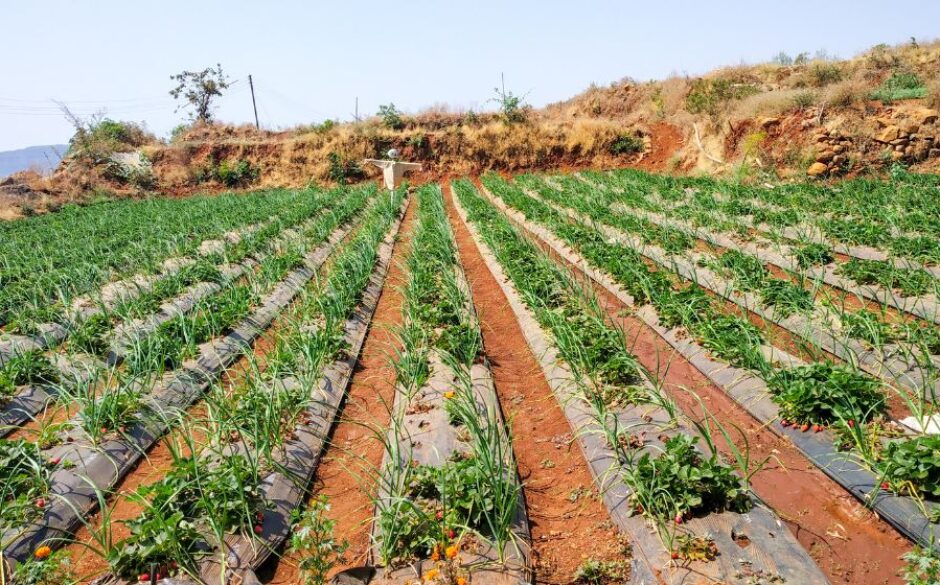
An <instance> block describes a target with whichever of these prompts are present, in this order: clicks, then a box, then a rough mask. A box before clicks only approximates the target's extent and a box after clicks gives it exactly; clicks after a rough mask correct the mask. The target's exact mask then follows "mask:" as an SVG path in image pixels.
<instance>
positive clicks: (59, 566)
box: [9, 549, 80, 585]
mask: <svg viewBox="0 0 940 585" xmlns="http://www.w3.org/2000/svg"><path fill="white" fill-rule="evenodd" d="M37 550H38V549H37ZM71 565H72V563H71V559H69V553H68V552H67V551H65V550H58V551H55V552H54V553H52V554H50V555H49V556H47V557H45V558H42V559H40V558H37V557H35V556H31V557H29V558H27V559H26V560H25V561H24V562H22V563H20V564H19V565H17V567H16V573H15V574H14V575H13V579H12V581H9V583H10V585H73V584H75V583H79V582H80V581H79V579H78V578H76V576H75V574H74V572H73V571H72V566H71Z"/></svg>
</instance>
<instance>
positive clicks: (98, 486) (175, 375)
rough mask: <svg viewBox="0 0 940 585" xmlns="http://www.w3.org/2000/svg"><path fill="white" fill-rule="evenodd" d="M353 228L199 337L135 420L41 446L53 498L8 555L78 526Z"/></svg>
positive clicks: (338, 232)
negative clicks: (219, 330)
mask: <svg viewBox="0 0 940 585" xmlns="http://www.w3.org/2000/svg"><path fill="white" fill-rule="evenodd" d="M351 229H352V226H342V227H339V228H336V229H335V230H334V231H333V233H332V234H330V235H329V237H328V239H327V241H326V242H325V243H324V244H322V245H321V246H320V247H318V248H316V249H314V250H311V251H310V252H308V253H307V254H306V255H305V256H304V257H303V258H302V259H301V262H300V265H299V266H298V267H296V268H294V269H292V270H290V272H289V273H288V274H286V276H285V277H284V278H283V279H282V280H281V281H280V282H278V283H272V285H273V288H271V290H270V292H269V293H267V295H266V296H265V297H264V298H263V299H261V300H260V301H259V302H258V303H257V304H256V305H255V306H256V307H257V308H255V309H253V310H251V311H250V314H248V315H246V316H245V318H243V319H241V320H240V322H238V323H235V324H233V325H232V326H231V327H230V328H228V331H227V332H226V333H224V334H223V335H221V336H220V337H217V338H214V339H211V340H209V341H207V342H205V343H203V344H201V345H200V346H199V347H198V348H197V352H198V353H197V354H196V356H195V357H194V358H192V359H187V360H185V361H184V363H183V364H182V367H181V368H180V369H179V370H174V371H170V372H168V373H166V374H164V375H162V376H161V377H160V378H159V379H158V381H157V382H156V384H154V385H153V386H152V387H151V388H149V391H147V392H146V394H144V395H142V396H141V405H142V407H143V408H144V409H145V410H146V413H144V412H141V416H134V417H132V420H133V421H134V422H131V423H130V424H128V425H127V426H126V427H125V428H123V429H105V428H102V429H101V431H102V432H101V433H100V434H99V436H89V434H88V433H87V432H86V431H85V430H83V424H82V422H81V421H80V420H79V419H76V420H74V421H72V422H73V424H72V425H71V426H72V427H73V430H71V431H69V432H67V433H65V435H64V436H63V437H62V438H63V443H62V444H60V445H57V446H55V447H52V448H50V449H46V450H44V451H43V452H42V457H43V460H45V461H55V462H56V469H55V471H54V472H53V473H52V475H51V481H50V485H49V491H48V495H47V497H46V498H45V499H46V500H48V501H47V505H45V506H44V507H43V510H42V513H41V517H40V518H38V519H36V520H35V521H34V522H32V523H31V524H28V525H25V526H22V527H18V528H11V529H9V530H5V531H4V534H3V542H4V543H5V544H6V546H5V550H4V554H5V556H6V557H8V558H10V559H13V560H17V561H23V560H25V559H26V558H28V557H29V556H30V555H31V554H32V553H33V551H34V550H36V549H37V548H38V547H40V546H43V545H46V546H52V547H55V546H57V545H59V544H61V543H62V540H61V539H62V537H65V536H67V535H68V534H71V533H72V532H73V531H74V530H75V529H76V528H78V526H79V525H80V524H81V522H82V519H83V518H84V517H85V516H86V515H87V514H88V513H90V512H91V511H93V510H94V509H95V508H97V507H98V505H99V503H100V502H101V498H102V497H103V496H104V495H106V494H107V493H109V492H110V491H111V489H112V488H113V487H114V485H115V484H116V483H117V482H118V481H119V480H120V479H121V478H122V477H123V476H124V475H125V474H126V473H127V472H128V470H130V469H131V468H132V467H133V466H134V465H135V464H136V463H137V462H138V461H139V460H140V458H141V457H142V456H143V455H144V454H145V453H146V452H147V451H148V450H149V449H150V448H151V447H152V446H153V445H154V444H155V443H156V442H157V441H158V440H159V439H160V437H161V436H163V434H164V433H165V432H166V431H167V429H168V428H169V427H170V426H172V425H173V424H174V423H176V421H177V419H178V418H179V417H180V416H181V415H182V414H183V411H184V410H185V408H186V407H188V406H189V405H190V404H192V403H193V402H194V401H195V400H197V399H198V398H199V397H200V396H202V394H203V393H204V392H205V390H206V389H207V388H208V387H209V386H210V385H211V384H212V382H213V381H214V380H216V379H218V377H219V376H220V375H221V374H222V373H223V372H224V371H225V369H226V367H227V366H229V365H230V364H232V363H233V362H234V361H235V360H237V359H238V358H239V357H240V356H242V355H243V354H244V353H245V351H246V350H247V349H248V348H250V347H251V344H252V343H253V342H254V341H255V340H256V339H257V338H258V337H259V336H260V335H261V334H262V333H263V332H264V330H265V329H266V328H267V327H268V326H269V325H270V324H271V323H272V322H273V321H274V319H275V318H276V317H277V316H278V315H279V314H280V313H281V312H282V311H283V309H284V308H285V307H287V306H288V304H289V303H290V302H291V301H292V300H293V299H294V297H295V296H296V295H297V294H298V293H299V292H300V291H301V290H302V289H303V288H304V287H305V286H306V284H307V283H308V282H309V281H310V280H311V279H312V278H313V277H314V276H315V275H316V273H317V270H318V269H319V267H320V266H321V265H322V264H323V263H324V262H325V261H326V259H327V258H328V257H329V255H330V254H331V253H332V251H333V249H334V247H335V246H336V245H337V244H338V243H339V242H340V241H342V240H343V239H344V238H345V236H346V234H348V233H349V231H350V230H351ZM145 384H146V381H145ZM146 387H147V386H144V388H146ZM121 389H126V392H128V393H131V392H132V391H133V390H134V389H135V387H134V385H118V387H117V388H115V389H112V390H110V391H109V392H108V393H106V394H105V395H104V396H103V398H102V400H105V399H107V397H108V396H109V395H110V396H117V394H115V393H116V392H119V391H122V390H121ZM137 391H138V392H143V388H140V387H139V386H138V389H137ZM84 426H87V425H84ZM116 431H117V432H116ZM121 431H123V432H121ZM96 434H97V433H96Z"/></svg>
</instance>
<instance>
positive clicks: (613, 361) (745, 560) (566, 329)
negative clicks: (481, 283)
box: [455, 183, 827, 583]
mask: <svg viewBox="0 0 940 585" xmlns="http://www.w3.org/2000/svg"><path fill="white" fill-rule="evenodd" d="M455 189H456V191H457V193H458V199H459V205H458V211H459V212H460V214H461V216H462V218H463V219H464V221H465V223H467V225H468V228H469V229H470V230H471V233H472V234H473V235H474V238H475V240H476V243H477V245H478V247H479V248H480V250H481V252H482V253H483V256H484V258H485V259H486V261H487V264H488V265H489V267H490V270H491V271H492V272H493V274H494V276H495V278H496V280H497V281H498V282H500V283H501V285H502V287H503V291H504V293H505V294H506V296H507V298H508V299H509V300H510V305H511V306H512V308H513V311H514V312H515V313H516V316H517V318H518V319H519V321H520V323H521V324H522V328H523V332H524V333H525V335H526V338H527V341H528V343H529V345H530V348H531V349H532V352H533V354H534V355H536V356H537V357H538V359H539V361H540V364H541V365H542V369H543V373H544V375H545V378H546V379H547V380H548V381H549V384H550V385H551V386H552V388H553V390H554V392H555V394H556V398H557V399H558V401H559V403H560V404H562V406H563V408H564V411H565V414H566V415H567V416H568V418H569V422H570V423H571V425H572V429H573V430H574V431H575V434H576V436H577V439H578V443H579V445H580V446H581V449H582V451H583V452H584V455H585V458H586V459H587V461H588V462H589V464H590V466H591V468H592V470H593V472H594V475H595V479H596V481H597V483H598V485H599V487H600V488H601V491H602V494H603V498H604V502H605V504H606V505H607V507H608V511H609V512H610V514H611V519H612V520H613V521H614V523H615V524H616V525H617V526H618V527H619V528H620V530H621V531H623V532H624V533H625V534H626V535H627V536H628V537H629V539H630V541H631V544H632V546H633V559H632V571H631V580H632V582H634V583H652V582H666V583H681V582H688V581H689V579H703V580H706V581H707V580H715V581H720V580H726V581H728V582H732V583H734V582H737V583H746V582H748V580H749V579H750V580H752V581H753V580H755V579H756V580H758V581H759V580H760V579H764V580H770V579H780V578H781V577H782V578H784V579H785V580H786V582H796V583H825V582H827V580H826V578H825V576H824V575H823V574H822V573H821V572H820V571H819V569H818V568H817V567H816V565H815V563H813V561H812V559H811V558H810V557H809V555H808V554H807V552H806V551H805V550H803V549H802V547H800V545H799V544H798V543H797V542H796V540H795V538H794V537H793V536H792V535H791V534H790V533H789V531H787V530H785V529H783V528H782V527H781V526H780V524H779V520H777V518H776V517H775V516H774V515H773V513H772V512H771V511H770V510H768V509H767V508H765V507H763V506H762V505H761V504H760V503H759V502H757V501H755V500H754V499H752V498H751V497H750V496H749V491H748V490H747V488H746V486H745V485H743V484H742V483H741V479H740V477H739V476H738V475H737V474H736V473H734V471H733V470H732V469H731V468H729V467H728V466H726V465H724V464H723V463H722V462H721V460H720V458H719V457H718V456H717V454H716V453H715V452H714V450H706V449H705V448H704V447H699V446H697V445H696V441H702V440H703V439H704V443H703V444H704V445H707V444H708V442H709V441H708V436H707V435H699V432H703V429H701V428H700V427H699V428H696V427H693V426H692V425H691V424H690V423H689V421H688V420H686V419H685V418H684V417H683V416H681V415H680V414H679V413H678V412H677V411H676V410H675V407H674V406H673V405H671V403H670V401H669V400H668V399H667V398H666V397H665V396H664V395H662V394H661V393H660V392H659V391H658V389H657V388H656V387H655V386H654V385H653V384H652V383H651V381H650V380H649V379H648V378H647V377H646V376H645V374H644V373H643V372H642V370H641V369H640V368H639V367H638V366H637V364H636V362H635V360H634V359H633V358H632V357H631V356H630V355H629V354H628V353H627V352H626V349H625V347H628V346H629V345H628V343H627V341H626V340H624V339H622V338H620V337H619V336H618V334H617V332H616V331H615V330H612V329H610V328H609V326H608V325H607V324H606V322H605V319H604V317H603V316H601V315H600V314H599V312H598V311H597V310H596V305H594V302H595V301H592V300H591V299H592V297H591V295H590V294H589V293H587V292H586V291H582V290H581V288H580V287H579V286H578V285H577V284H575V283H574V282H573V281H570V280H569V277H568V276H567V275H566V274H565V273H563V272H562V271H560V270H559V269H558V268H557V267H556V266H555V265H554V264H552V262H551V261H550V260H548V259H547V258H545V257H544V256H542V255H541V253H540V252H538V251H537V249H536V248H534V247H532V246H531V245H530V244H527V243H526V242H525V241H524V240H522V239H521V238H520V236H519V235H518V233H517V232H515V231H514V230H513V229H512V227H511V226H510V224H509V223H508V220H507V219H506V218H504V217H502V216H501V215H500V214H499V213H498V212H497V211H496V210H495V209H494V208H493V207H491V206H490V205H489V204H488V203H486V202H485V201H484V200H483V199H482V198H481V197H480V196H479V195H478V194H476V193H475V190H474V189H473V188H472V186H470V185H469V184H468V183H457V184H455ZM465 206H472V207H471V209H472V210H470V211H469V221H468V217H467V214H468V211H465ZM477 224H479V228H480V229H479V230H478V227H477ZM494 246H496V248H494ZM507 263H508V265H509V269H508V270H507V268H506V267H507ZM553 281H554V284H552V282H553ZM520 286H521V287H522V288H521V289H520V288H519V287H520ZM559 303H560V304H559ZM696 437H697V438H696ZM683 469H684V470H685V471H682V472H680V471H679V470H683ZM695 470H702V471H701V475H700V474H699V472H696V471H695ZM704 470H707V471H704ZM674 473H675V474H674ZM683 477H684V478H685V480H683V479H680V478H683ZM670 478H672V479H670ZM690 478H695V479H691V480H690ZM662 482H671V483H668V484H663V483H662ZM651 528H652V529H651ZM745 542H746V543H747V546H742V543H745ZM729 580H730V581H729Z"/></svg>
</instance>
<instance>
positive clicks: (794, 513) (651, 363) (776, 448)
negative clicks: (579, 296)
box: [533, 239, 911, 585]
mask: <svg viewBox="0 0 940 585" xmlns="http://www.w3.org/2000/svg"><path fill="white" fill-rule="evenodd" d="M533 241H535V242H537V243H540V242H538V240H535V239H533ZM541 247H542V248H543V250H545V251H547V252H548V250H547V246H545V245H541ZM550 255H552V256H553V257H554V258H555V260H556V261H560V262H561V263H563V264H566V265H567V266H568V267H569V268H574V267H573V266H572V265H571V264H569V263H567V262H566V261H564V260H562V259H560V258H558V257H557V255H554V254H551V253H550ZM574 273H575V275H576V276H577V277H578V278H579V279H581V280H582V281H585V282H589V279H587V277H586V276H584V275H583V274H582V273H580V272H579V271H578V270H577V269H576V268H574ZM590 284H591V286H592V287H593V288H594V290H595V293H596V294H597V296H598V299H599V300H600V301H601V303H602V306H604V308H605V310H606V312H607V313H608V316H609V318H610V320H611V322H613V323H615V324H616V325H618V326H619V327H621V328H622V329H623V330H624V333H625V335H626V338H627V340H628V345H629V348H630V352H631V353H632V354H634V355H635V356H636V357H637V359H638V360H639V361H640V363H641V364H642V365H643V366H644V367H645V368H647V369H648V370H649V371H651V372H653V373H654V375H655V376H656V377H657V379H660V380H662V381H663V384H664V386H663V387H664V389H665V390H666V391H667V392H668V393H669V394H670V395H671V396H672V397H673V398H674V400H675V401H676V403H677V404H678V405H679V407H680V408H681V409H682V410H683V412H685V413H686V414H687V415H688V416H690V417H691V418H694V419H696V420H701V418H702V414H703V413H702V404H704V407H705V408H706V409H707V410H708V412H709V414H710V415H712V416H713V417H715V418H716V419H717V420H718V421H719V422H720V423H721V424H722V425H723V426H725V427H726V428H727V429H728V430H729V431H730V432H731V434H732V436H733V439H734V444H735V445H736V446H737V448H738V449H742V450H743V449H745V448H750V456H751V460H752V461H754V462H759V461H762V460H764V459H765V458H769V459H768V462H767V465H766V466H765V467H764V468H763V469H761V470H760V471H758V472H757V473H755V474H754V476H753V478H752V480H751V481H752V488H753V489H754V492H755V493H756V494H757V495H758V496H759V497H760V498H761V499H762V500H763V501H764V502H765V503H767V505H768V506H770V507H771V508H772V509H773V510H774V511H775V512H776V513H777V515H778V516H780V518H781V519H782V520H783V521H784V522H785V523H786V525H787V527H788V528H789V529H790V531H791V532H793V534H794V535H795V536H796V537H797V539H798V540H799V541H800V543H801V544H802V545H803V546H804V547H805V548H806V550H808V551H809V552H810V554H811V556H812V557H813V559H814V560H815V561H816V562H817V564H818V565H819V567H820V568H821V569H822V570H823V572H824V573H826V575H827V576H828V577H829V579H830V580H831V581H832V583H834V584H836V583H840V584H847V585H875V584H888V583H890V584H895V583H896V584H900V583H903V580H901V579H900V577H899V576H898V573H899V571H900V569H901V567H902V566H903V563H902V561H901V560H900V556H901V555H902V554H904V553H905V552H907V551H909V550H910V548H911V544H910V543H909V542H908V541H907V540H906V539H904V538H903V537H901V536H900V535H899V534H898V533H897V532H895V531H894V529H893V528H891V526H890V525H888V524H887V523H886V522H884V521H882V520H881V519H880V518H878V516H877V515H876V514H874V513H872V512H870V511H868V510H867V509H865V507H864V506H862V505H861V504H859V503H858V501H857V500H856V499H855V498H854V497H852V496H851V495H850V494H848V493H847V492H846V491H845V490H844V489H843V488H842V487H841V486H839V485H838V484H837V483H835V482H834V481H832V480H830V479H829V478H828V477H827V476H826V475H825V474H823V473H822V472H821V471H820V470H818V469H817V468H816V467H814V466H813V465H812V463H810V462H809V461H807V460H806V459H805V458H804V457H803V455H802V454H801V453H800V452H799V451H798V450H797V449H796V447H794V446H793V444H792V443H790V442H789V441H787V440H786V439H783V438H781V437H778V436H777V435H775V434H773V433H772V432H771V431H770V430H768V429H767V428H766V427H764V426H763V425H762V424H761V423H760V422H759V421H757V420H756V419H754V418H753V417H751V416H750V414H749V413H748V412H747V411H745V410H744V409H742V408H741V407H740V406H738V405H737V404H736V403H735V402H734V401H733V400H732V399H731V398H730V397H729V396H728V395H727V394H725V393H724V392H723V391H722V390H721V389H720V388H718V387H716V386H715V385H714V384H712V383H711V381H710V380H708V378H706V377H705V376H704V375H703V374H702V373H701V372H699V371H698V370H697V369H696V368H695V367H694V366H692V365H691V364H690V363H688V362H687V361H685V359H684V358H683V357H682V356H681V355H679V354H678V353H677V352H676V351H675V350H674V349H673V348H672V347H671V346H669V344H668V343H666V341H665V340H663V339H662V338H661V337H659V335H658V334H657V333H656V332H655V331H653V330H652V329H650V328H648V327H647V326H646V324H645V323H643V322H642V321H641V320H640V319H638V318H636V317H633V316H630V315H628V314H627V313H628V311H629V308H628V307H627V306H625V305H624V304H623V303H621V302H620V301H619V300H618V299H617V298H616V297H614V296H613V295H611V294H610V293H608V292H607V291H606V290H605V289H603V288H602V287H600V286H599V285H596V284H594V283H593V281H590ZM696 395H697V396H698V398H699V399H701V401H702V403H701V404H700V403H699V401H698V399H696ZM735 426H736V427H738V428H740V429H741V430H742V431H743V433H744V436H741V435H740V434H739V433H736V431H735V430H734V427H735ZM715 435H716V436H720V434H719V433H718V431H717V430H716V431H715ZM718 447H719V450H720V451H721V452H722V454H723V455H724V456H725V459H726V460H732V457H733V454H732V450H731V448H730V446H729V445H727V444H724V443H722V442H721V441H719V445H718Z"/></svg>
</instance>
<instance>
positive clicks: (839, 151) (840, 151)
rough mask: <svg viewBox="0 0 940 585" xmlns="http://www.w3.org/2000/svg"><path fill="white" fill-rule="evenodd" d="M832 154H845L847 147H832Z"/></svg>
mask: <svg viewBox="0 0 940 585" xmlns="http://www.w3.org/2000/svg"><path fill="white" fill-rule="evenodd" d="M832 152H834V153H836V154H841V153H842V152H845V147H844V146H842V145H841V144H836V145H835V146H833V147H832Z"/></svg>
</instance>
